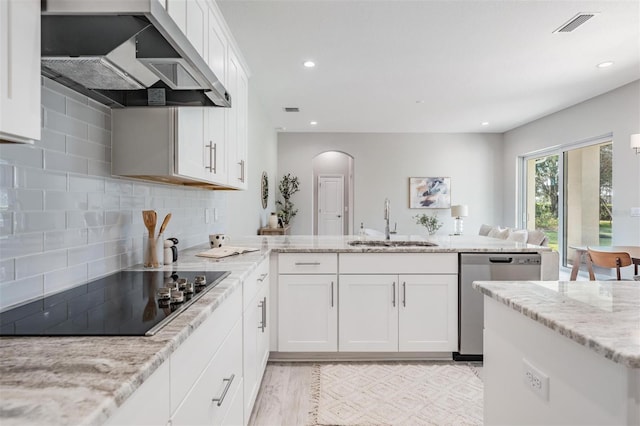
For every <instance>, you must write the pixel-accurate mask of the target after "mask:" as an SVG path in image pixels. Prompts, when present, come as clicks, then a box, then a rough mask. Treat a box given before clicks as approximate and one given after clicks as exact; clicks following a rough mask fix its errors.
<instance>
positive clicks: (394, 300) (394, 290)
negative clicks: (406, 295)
mask: <svg viewBox="0 0 640 426" xmlns="http://www.w3.org/2000/svg"><path fill="white" fill-rule="evenodd" d="M391 295H392V297H393V299H392V302H391V303H392V304H393V307H394V308H395V306H396V282H395V281H394V282H393V284H392V285H391Z"/></svg>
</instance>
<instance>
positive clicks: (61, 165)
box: [44, 151, 89, 175]
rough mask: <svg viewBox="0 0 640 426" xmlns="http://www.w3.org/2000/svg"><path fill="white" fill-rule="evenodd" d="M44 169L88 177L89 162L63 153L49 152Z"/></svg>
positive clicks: (45, 157)
mask: <svg viewBox="0 0 640 426" xmlns="http://www.w3.org/2000/svg"><path fill="white" fill-rule="evenodd" d="M44 168H45V169H47V170H58V171H67V172H72V173H81V174H85V175H86V174H87V173H88V171H89V161H88V160H87V159H86V158H82V157H76V156H75V155H69V154H65V153H63V152H56V151H47V152H46V153H45V155H44Z"/></svg>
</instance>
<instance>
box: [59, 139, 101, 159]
mask: <svg viewBox="0 0 640 426" xmlns="http://www.w3.org/2000/svg"><path fill="white" fill-rule="evenodd" d="M106 150H107V149H106V148H105V147H104V145H100V144H99V143H94V142H89V141H88V140H87V139H78V138H74V137H73V136H67V153H68V154H71V155H75V156H78V157H84V158H87V159H89V160H96V161H106V160H107V156H106Z"/></svg>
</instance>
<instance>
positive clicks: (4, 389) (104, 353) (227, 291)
mask: <svg viewBox="0 0 640 426" xmlns="http://www.w3.org/2000/svg"><path fill="white" fill-rule="evenodd" d="M354 240H357V237H353V236H345V237H314V236H277V237H275V236H269V237H263V236H252V237H243V238H240V237H238V238H234V239H233V244H234V245H240V246H246V247H253V248H258V249H259V251H257V252H252V253H247V254H243V255H237V256H231V257H228V258H224V259H208V258H203V257H197V256H195V255H196V254H197V253H199V252H202V251H204V250H206V249H207V248H208V247H207V246H206V245H202V246H196V247H193V248H190V249H186V250H182V251H181V253H180V257H179V262H178V263H176V264H173V265H167V266H165V270H168V271H171V270H174V269H175V270H210V271H230V272H231V275H230V276H229V277H228V278H226V279H225V280H223V281H222V282H221V284H220V285H218V286H217V287H216V288H214V289H212V290H211V291H209V292H208V293H207V294H205V295H204V296H203V297H202V298H201V299H200V300H198V301H197V302H196V303H194V304H193V305H192V306H191V307H189V308H188V309H186V310H185V311H184V312H183V313H181V314H180V315H178V316H177V317H176V318H175V319H174V320H173V321H171V322H170V323H169V324H167V325H166V326H165V327H164V328H163V329H161V330H160V331H159V332H158V333H157V334H156V335H155V336H150V337H131V336H121V337H100V336H96V337H92V336H86V337H28V338H27V337H3V338H2V339H1V340H0V359H1V360H2V361H1V363H0V393H1V395H2V398H1V399H0V422H1V423H2V424H3V425H7V426H8V425H18V424H52V423H57V424H105V423H106V424H109V423H110V422H114V421H116V419H117V420H118V421H121V420H122V418H121V417H119V416H120V414H121V413H122V411H123V408H126V406H127V405H131V404H127V403H130V402H131V401H133V400H135V398H136V397H137V395H139V394H140V391H142V390H148V389H150V388H151V389H153V390H155V391H157V392H159V393H161V394H162V395H159V396H153V397H151V399H150V400H151V401H154V402H155V403H151V402H149V403H148V404H136V407H135V408H136V412H137V413H140V414H144V410H143V408H147V409H149V410H152V411H154V413H152V414H157V415H158V417H159V418H164V419H165V422H166V420H168V419H169V418H172V419H173V423H174V424H180V423H181V422H180V421H178V420H179V419H177V418H176V417H175V416H176V414H175V413H179V412H180V411H181V410H182V408H184V407H185V406H186V405H185V403H180V401H181V400H182V398H186V399H188V395H187V393H188V391H189V388H188V387H187V384H185V385H184V386H183V387H184V389H185V390H184V391H183V392H182V393H181V394H180V395H181V396H180V399H176V396H175V395H174V394H175V393H179V392H178V390H179V389H178V387H179V386H177V385H176V383H174V381H172V382H171V387H170V388H171V396H169V392H168V390H167V392H166V393H163V390H165V389H167V387H166V386H162V383H164V382H160V384H158V382H156V379H157V377H158V374H169V372H167V370H169V369H168V368H167V365H168V363H171V371H173V370H175V369H176V368H178V367H185V366H186V365H187V364H185V363H181V362H180V352H181V349H183V348H184V347H185V346H186V345H189V344H190V342H193V340H194V339H196V340H199V339H201V338H202V336H201V335H200V334H199V333H198V332H199V330H200V329H202V328H203V327H206V326H207V324H210V323H211V321H208V320H209V319H211V318H215V316H216V315H218V314H220V313H222V312H223V310H224V309H228V307H229V306H230V304H234V305H233V306H237V310H236V311H237V313H235V314H234V315H233V316H232V315H230V314H227V315H225V317H227V318H231V317H233V318H234V320H233V321H235V324H236V325H235V326H234V325H233V323H230V324H229V326H228V333H229V336H230V337H233V336H236V335H238V336H240V335H242V334H241V333H240V334H238V331H239V330H240V329H241V328H242V327H241V325H238V321H242V319H240V317H241V315H243V318H245V320H246V319H247V318H253V317H251V316H250V315H254V314H252V313H251V312H250V311H249V310H248V309H249V308H248V307H250V306H253V302H254V301H255V299H252V300H249V299H247V300H245V302H244V304H243V302H242V300H243V296H245V299H246V295H247V294H249V292H250V291H254V290H253V288H254V286H256V285H258V284H257V281H259V280H260V279H261V280H262V281H263V282H264V283H265V284H263V285H266V286H267V287H268V286H269V283H268V281H269V280H268V279H265V277H266V276H267V275H270V276H271V284H270V285H271V288H272V289H274V288H275V285H276V284H278V281H277V279H276V278H275V275H277V274H283V275H287V276H296V274H286V270H283V268H282V267H278V265H277V263H278V262H277V257H278V256H280V255H287V256H289V255H290V256H299V255H314V256H315V255H323V256H329V257H333V258H334V259H335V262H337V256H344V255H348V256H356V257H359V255H368V256H374V257H375V259H374V258H373V257H372V258H370V259H372V260H374V262H373V263H371V262H366V263H365V264H364V265H363V264H360V263H358V262H360V260H359V259H357V258H353V259H352V261H353V263H352V265H353V267H354V268H360V267H367V268H369V269H370V270H374V268H373V267H374V266H375V265H376V264H377V263H378V264H379V262H377V260H378V259H380V257H378V256H385V255H393V256H397V255H405V254H407V255H412V256H423V259H428V258H431V255H433V256H434V257H433V258H431V259H435V258H436V257H438V261H436V262H430V261H427V262H420V264H419V265H416V264H414V263H409V265H408V267H410V268H423V269H425V270H427V269H428V268H430V267H432V266H434V267H437V268H441V267H446V268H447V270H448V271H449V272H448V273H447V274H444V275H449V276H451V277H454V281H452V282H451V283H450V284H449V285H451V286H455V287H457V284H456V282H455V276H456V274H457V254H458V253H459V252H489V253H491V252H496V253H513V252H515V253H519V252H540V253H546V254H548V255H549V256H550V258H549V260H550V261H553V259H554V256H552V255H553V254H554V253H553V252H552V251H551V250H550V249H549V248H548V247H537V246H528V245H526V244H520V243H514V242H509V241H503V240H496V239H491V238H487V237H476V236H469V237H447V236H444V237H440V238H436V239H434V240H430V241H431V242H433V243H435V244H436V245H435V246H424V245H410V243H411V242H412V241H413V242H415V243H416V244H424V243H425V242H426V241H427V239H425V238H423V237H398V236H396V237H395V238H394V239H393V240H392V243H394V242H404V244H405V245H401V244H400V243H398V244H400V245H397V246H394V245H392V246H391V247H386V246H376V245H374V246H371V247H370V246H352V245H350V244H349V243H350V242H352V241H354ZM406 244H409V245H406ZM425 254H426V255H427V256H424V255H425ZM442 256H443V257H442ZM368 259H369V258H368ZM441 259H442V260H444V262H440V260H441ZM556 262H557V259H556ZM268 263H271V265H276V268H278V269H276V270H271V271H270V272H269V270H268V269H267V270H266V272H265V273H260V274H259V275H258V279H257V280H255V279H252V278H251V277H252V276H253V275H255V274H256V273H257V272H260V268H261V265H265V264H268ZM295 263H296V262H293V263H291V264H290V266H291V267H292V268H296V267H304V268H306V267H311V268H322V267H324V265H315V264H313V265H295ZM298 263H300V262H298ZM397 265H400V267H402V268H404V266H406V265H405V264H397ZM542 268H543V271H544V270H545V260H544V258H543V263H542ZM311 272H312V273H309V274H308V275H313V276H319V277H321V279H322V280H324V277H325V275H326V274H324V273H323V272H324V271H323V270H318V269H316V270H315V271H311ZM405 272H407V271H405V270H397V271H395V270H394V273H399V274H403V273H405ZM409 272H410V273H411V274H414V273H417V272H412V271H409ZM543 273H544V272H543ZM555 273H556V274H557V264H556V269H555ZM329 275H330V274H329ZM356 275H358V274H355V275H353V276H356ZM426 275H428V274H426ZM310 279H311V280H315V279H317V278H313V277H311V278H310ZM449 279H450V278H449ZM336 284H337V282H336ZM399 286H400V283H398V286H397V287H396V288H395V290H396V292H399V291H400V288H399ZM407 287H409V285H407ZM452 288H453V287H452ZM250 289H251V290H250ZM334 291H335V292H336V293H335V295H337V292H338V291H339V289H338V288H337V287H334ZM323 294H324V295H325V296H327V297H329V296H328V295H330V293H329V292H328V291H327V292H323ZM277 296H278V295H277V293H275V294H271V296H270V299H271V300H270V301H269V303H268V305H269V307H270V309H271V312H270V314H268V310H267V309H266V308H264V309H263V310H262V311H261V312H262V315H263V316H262V318H260V314H256V315H257V318H255V319H256V322H258V323H259V324H262V325H266V328H267V334H270V335H271V344H270V348H269V349H270V350H271V351H276V350H277V348H278V346H274V341H275V342H277V334H278V328H277V326H276V325H275V324H273V323H272V322H271V321H270V319H272V318H274V317H276V318H277V316H278V314H277V312H278V310H277V308H278V307H277V303H276V300H277ZM398 296H401V295H400V294H398ZM259 299H260V301H261V302H262V297H260V298H259ZM452 300H453V299H452ZM327 302H329V301H327ZM333 302H334V309H337V308H338V300H337V298H335V299H333ZM395 302H396V304H398V305H399V304H401V303H402V302H403V301H402V298H401V297H398V298H397V300H395ZM257 305H258V304H257V303H256V306H257ZM407 305H409V303H407ZM242 306H244V313H241V311H242ZM452 307H453V311H451V310H449V314H452V313H455V314H456V315H457V303H455V304H453V305H452ZM234 309H236V308H234ZM236 311H234V312H236ZM225 312H226V311H225ZM258 312H260V311H258ZM267 315H269V317H268V318H266V317H267ZM254 316H255V315H254ZM235 318H238V319H235ZM258 319H259V321H258ZM214 322H215V321H214ZM218 324H220V323H218ZM452 327H453V326H452V325H451V324H449V330H453V329H455V328H452ZM250 328H251V329H253V328H254V327H253V325H252V324H251V327H250ZM255 328H257V327H255ZM269 330H270V331H269ZM455 330H457V329H455ZM198 336H200V337H198ZM223 337H224V336H223ZM223 337H221V338H220V342H222V340H223ZM190 339H191V340H190ZM205 340H206V339H205ZM209 340H211V339H209ZM199 341H200V340H199ZM227 341H229V338H227V340H226V341H225V343H224V345H226V346H228V345H227V344H226V343H227ZM336 342H337V341H336ZM347 343H348V344H351V345H354V346H357V345H359V344H361V342H358V341H356V340H355V339H354V340H352V341H351V342H347ZM397 344H398V343H397V342H396V343H395V345H397ZM429 344H432V345H436V344H440V343H439V342H435V343H434V342H429ZM198 345H200V344H198ZM230 348H232V349H233V351H235V352H233V353H232V355H235V357H236V358H238V355H239V354H238V353H237V351H238V350H239V351H243V350H246V342H245V344H244V345H240V346H238V345H237V344H235V346H234V345H232V346H230ZM234 348H235V349H234ZM359 350H361V349H359ZM373 350H378V349H377V348H374V349H373ZM407 350H412V349H410V348H409V349H407ZM450 353H451V352H450V351H449V355H450ZM212 356H213V352H212ZM240 358H242V357H240ZM215 361H216V358H215V356H214V357H213V358H212V363H211V364H210V365H215V364H216V362H215ZM205 364H206V363H205ZM203 368H204V366H203ZM207 368H208V367H207ZM241 371H242V369H241ZM246 371H247V370H245V373H244V374H245V375H246V374H247V373H246ZM242 374H243V373H240V375H242ZM260 374H261V373H259V374H258V377H260ZM172 377H173V376H172ZM236 378H237V380H236V382H234V383H233V385H230V386H231V390H230V391H229V397H228V398H230V402H231V403H232V406H233V402H234V401H238V400H239V401H240V404H242V392H241V389H242V386H243V385H245V384H246V383H248V382H249V380H248V377H244V382H243V378H242V377H239V376H236ZM258 384H259V380H258ZM196 386H197V384H196V385H194V389H195V388H196ZM217 386H218V385H215V386H210V389H209V391H207V395H208V393H216V392H218V393H220V392H222V390H223V389H218V388H217ZM222 387H223V388H224V386H222ZM211 389H213V390H211ZM216 389H218V390H216ZM136 391H137V392H136ZM193 393H194V392H189V395H191V394H193ZM184 395H187V397H185V396H184ZM207 395H205V396H207ZM245 395H246V390H245ZM148 401H149V399H147V400H146V402H148ZM210 403H211V401H210V398H209V402H208V403H207V404H210ZM213 405H215V404H213ZM245 405H246V404H245ZM248 408H249V414H250V408H251V403H249V405H248ZM245 410H246V409H245ZM182 411H184V410H182ZM241 419H242V410H240V422H242V420H241ZM248 420H249V418H248V416H247V414H246V411H245V415H244V423H246V422H247V421H248ZM139 421H142V420H139ZM182 423H184V424H186V423H187V422H182Z"/></svg>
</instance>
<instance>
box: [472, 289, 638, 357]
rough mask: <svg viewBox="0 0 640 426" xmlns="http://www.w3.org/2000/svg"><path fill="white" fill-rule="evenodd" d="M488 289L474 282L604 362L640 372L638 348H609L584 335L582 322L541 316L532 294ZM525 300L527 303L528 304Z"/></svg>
mask: <svg viewBox="0 0 640 426" xmlns="http://www.w3.org/2000/svg"><path fill="white" fill-rule="evenodd" d="M515 283H518V282H515ZM522 283H525V282H522ZM590 283H594V284H596V285H597V284H598V283H599V282H597V281H591V282H590ZM510 284H513V283H510ZM527 284H535V282H527ZM569 284H571V283H569ZM488 285H493V284H492V283H490V282H483V281H479V282H474V283H473V284H472V286H473V288H475V289H476V290H477V291H479V292H481V293H482V294H484V295H485V296H488V297H490V298H492V299H494V300H496V301H497V302H499V303H502V304H504V305H505V306H507V307H509V308H511V309H513V310H514V311H516V312H518V313H520V314H522V315H524V316H525V317H527V318H530V319H532V320H534V321H536V322H537V323H539V324H541V325H543V326H545V327H546V328H549V329H551V330H553V331H554V332H556V333H558V334H560V335H562V336H564V337H566V338H568V339H570V340H572V341H574V342H576V343H578V344H579V345H581V346H584V347H586V348H587V349H590V350H592V351H594V352H596V353H597V354H599V355H601V356H603V357H604V358H606V359H609V360H611V361H613V362H615V363H617V364H621V365H624V366H625V367H628V368H633V369H637V368H640V351H638V349H637V348H630V349H628V350H625V349H624V348H619V347H613V345H615V344H616V343H617V342H615V341H614V342H612V343H610V344H607V342H606V341H603V338H597V337H595V336H593V335H590V334H588V333H586V332H584V331H582V330H581V329H580V323H579V322H578V321H574V324H571V323H570V320H567V319H565V320H564V321H563V319H561V318H559V317H560V316H561V315H560V314H556V315H554V314H553V313H549V312H541V311H540V310H539V309H535V308H534V307H532V306H530V305H528V304H527V303H526V302H527V301H528V302H529V303H531V298H532V297H535V296H534V295H532V294H531V293H526V295H525V294H524V293H520V294H519V295H504V294H500V289H493V288H489V287H487V286H488ZM522 299H524V301H523V300H522ZM555 299H556V300H557V302H558V303H559V304H562V305H563V306H568V307H570V308H571V309H573V310H577V309H584V310H586V311H595V308H591V307H589V306H583V305H579V302H575V301H574V300H572V299H570V298H568V297H565V296H563V295H560V294H557V295H556V297H555ZM595 312H597V311H595ZM576 324H577V325H576Z"/></svg>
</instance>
